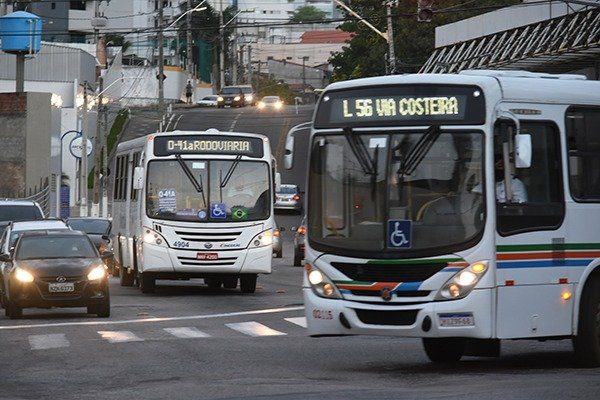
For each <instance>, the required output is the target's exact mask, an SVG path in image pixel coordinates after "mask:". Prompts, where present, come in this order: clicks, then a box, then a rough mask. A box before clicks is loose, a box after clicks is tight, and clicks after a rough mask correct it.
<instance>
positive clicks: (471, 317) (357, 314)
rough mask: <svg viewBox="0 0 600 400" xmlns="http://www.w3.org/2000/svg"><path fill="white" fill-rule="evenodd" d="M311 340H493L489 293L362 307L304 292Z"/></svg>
mask: <svg viewBox="0 0 600 400" xmlns="http://www.w3.org/2000/svg"><path fill="white" fill-rule="evenodd" d="M303 292H304V305H305V313H306V321H307V328H308V334H309V335H310V336H340V335H385V336H402V337H468V338H479V339H489V338H491V337H492V323H493V320H492V303H493V302H492V300H493V297H492V290H491V289H479V290H474V291H473V292H472V293H470V294H469V295H468V296H467V297H465V298H464V299H460V300H452V301H441V302H427V303H421V304H413V305H401V303H398V304H397V305H396V304H390V303H385V304H382V305H378V304H365V303H360V302H356V301H348V300H331V299H325V298H321V297H319V296H317V295H315V294H314V293H313V291H312V290H311V289H310V288H306V287H305V288H303Z"/></svg>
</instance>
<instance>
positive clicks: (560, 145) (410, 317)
mask: <svg viewBox="0 0 600 400" xmlns="http://www.w3.org/2000/svg"><path fill="white" fill-rule="evenodd" d="M286 150H287V151H286V154H287V155H286V160H285V161H286V168H290V167H291V166H292V163H293V158H292V157H293V153H292V150H293V138H291V137H289V138H288V142H287V143H286ZM309 152H310V161H309V170H308V184H307V188H308V195H307V203H308V234H307V243H306V255H305V262H304V264H305V274H304V283H303V290H304V301H305V305H306V318H307V324H308V332H309V334H310V335H312V336H327V335H355V334H368V335H373V334H379V335H396V336H405V337H419V338H423V344H424V347H425V351H426V353H427V355H428V357H429V358H430V359H431V360H432V361H442V362H447V361H457V360H459V359H460V358H461V357H462V356H464V355H478V356H486V355H487V356H497V355H499V354H500V340H502V339H539V340H547V339H567V338H568V339H573V343H574V349H575V354H576V357H577V359H578V360H579V361H580V362H581V363H582V364H585V365H599V364H600V267H599V264H600V204H599V203H600V82H597V81H587V80H585V79H584V78H583V77H580V76H573V75H548V74H535V73H529V72H520V71H512V72H509V71H467V72H463V73H461V74H458V75H425V74H422V75H406V76H389V77H377V78H369V79H361V80H356V81H349V82H340V83H335V84H332V85H330V86H329V87H328V88H327V89H326V90H325V92H324V93H323V95H322V96H321V99H320V102H319V103H318V106H317V110H316V112H315V116H314V120H313V127H312V133H311V143H310V150H309Z"/></svg>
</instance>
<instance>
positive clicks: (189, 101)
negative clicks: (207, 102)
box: [185, 81, 193, 104]
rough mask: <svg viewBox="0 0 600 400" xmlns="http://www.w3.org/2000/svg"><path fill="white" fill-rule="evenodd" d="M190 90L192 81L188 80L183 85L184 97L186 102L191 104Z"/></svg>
mask: <svg viewBox="0 0 600 400" xmlns="http://www.w3.org/2000/svg"><path fill="white" fill-rule="evenodd" d="M192 90H193V88H192V82H191V81H188V83H187V85H186V86H185V97H186V99H187V103H188V104H192Z"/></svg>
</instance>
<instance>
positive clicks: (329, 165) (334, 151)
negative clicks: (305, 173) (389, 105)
mask: <svg viewBox="0 0 600 400" xmlns="http://www.w3.org/2000/svg"><path fill="white" fill-rule="evenodd" d="M311 160H312V161H311V166H310V177H309V181H310V187H309V192H310V198H309V210H310V211H309V224H308V226H309V232H310V235H309V237H310V238H311V240H314V241H315V242H316V243H317V246H318V244H322V245H325V246H331V247H336V248H343V249H348V250H357V251H363V252H378V253H379V252H381V251H395V252H398V251H404V252H410V251H411V250H423V249H432V248H438V249H442V248H448V247H452V250H456V249H455V248H454V247H455V246H456V245H459V244H464V243H466V242H467V241H469V240H470V239H471V238H473V237H475V236H476V235H477V234H478V233H479V232H480V231H481V230H482V228H483V225H484V211H483V210H484V200H483V195H482V193H483V191H482V185H481V182H482V179H483V135H482V134H481V133H476V132H452V133H450V132H439V130H427V131H422V130H421V131H416V132H410V133H409V132H406V133H396V134H387V133H382V134H377V133H373V134H362V133H361V134H356V133H348V132H347V133H346V134H345V135H327V136H316V137H315V140H314V142H313V146H312V156H311Z"/></svg>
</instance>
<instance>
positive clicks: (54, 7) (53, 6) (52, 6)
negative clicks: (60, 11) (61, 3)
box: [50, 2, 56, 10]
mask: <svg viewBox="0 0 600 400" xmlns="http://www.w3.org/2000/svg"><path fill="white" fill-rule="evenodd" d="M50 8H51V9H52V10H56V3H54V2H52V3H50Z"/></svg>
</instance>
